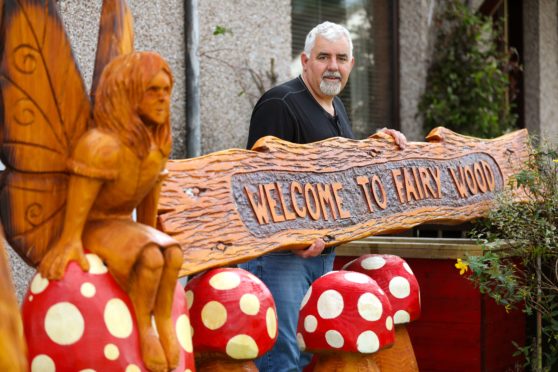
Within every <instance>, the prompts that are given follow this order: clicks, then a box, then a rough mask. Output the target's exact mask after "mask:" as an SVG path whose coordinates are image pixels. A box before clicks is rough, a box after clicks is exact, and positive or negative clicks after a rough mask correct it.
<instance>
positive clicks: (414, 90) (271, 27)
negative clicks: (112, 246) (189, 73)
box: [8, 0, 558, 299]
mask: <svg viewBox="0 0 558 372" xmlns="http://www.w3.org/2000/svg"><path fill="white" fill-rule="evenodd" d="M191 2H195V3H196V4H197V19H198V22H199V50H198V53H197V55H198V56H199V61H200V77H199V89H200V92H199V94H200V110H199V114H200V123H201V128H200V130H201V141H200V142H201V143H200V145H201V153H202V154H206V153H209V152H213V151H219V150H223V149H227V148H233V147H240V148H244V146H245V144H246V137H247V132H248V125H249V119H250V113H251V109H252V106H253V104H254V103H255V100H256V99H257V97H258V96H259V94H260V93H259V89H258V87H257V84H256V83H255V81H254V79H253V78H252V76H259V77H262V81H263V85H264V87H265V88H269V87H270V85H271V84H270V80H269V79H268V78H267V77H266V76H267V73H268V72H270V71H271V65H270V61H271V59H273V60H274V68H273V71H274V72H275V73H276V75H277V83H280V82H282V81H285V80H287V79H288V78H290V76H289V69H290V68H289V66H290V63H291V47H290V45H291V28H290V22H291V1H289V0H227V1H222V0H150V1H146V0H128V3H129V5H130V8H131V11H132V14H133V17H134V22H135V34H136V39H135V46H136V49H137V50H155V51H157V52H159V53H160V54H161V55H162V56H163V57H165V58H166V59H167V60H168V61H169V62H170V65H171V68H172V69H173V73H174V79H175V88H174V91H173V97H172V100H173V103H172V128H173V137H174V147H173V157H174V158H183V157H185V156H186V155H185V154H186V151H187V148H186V147H187V145H186V143H187V140H186V138H187V133H186V98H185V97H186V73H185V69H186V66H185V60H186V58H185V56H186V39H185V29H186V28H185V24H184V20H185V9H186V6H188V4H190V3H191ZM101 3H102V0H88V1H76V0H59V1H58V6H59V9H60V12H61V15H62V17H63V20H64V24H65V26H66V29H67V32H68V34H69V36H70V39H71V40H72V44H73V46H74V53H75V55H76V58H77V60H78V64H79V66H80V69H81V71H82V74H83V76H84V78H85V81H86V86H89V85H90V82H91V76H92V74H93V62H94V56H95V48H96V44H97V33H98V22H99V16H100V9H101ZM442 3H443V1H441V0H417V1H408V0H399V1H398V4H399V97H400V98H399V116H400V127H401V131H402V132H403V133H405V134H406V135H407V137H408V138H409V139H411V140H419V141H420V140H422V139H423V137H422V134H421V133H422V129H421V123H420V120H419V119H418V118H417V116H416V113H417V109H416V105H417V101H418V99H419V98H420V95H421V94H422V92H423V91H424V86H425V78H426V73H427V68H428V62H429V56H430V54H431V51H432V48H433V41H434V31H435V30H434V23H433V22H432V20H433V17H434V15H435V13H436V11H437V10H438V9H439V7H440V6H441V4H442ZM481 3H482V1H481V0H475V1H473V2H472V4H473V6H479V5H480V4H481ZM557 3H558V2H557V1H556V0H530V1H525V2H523V17H524V19H523V24H524V25H523V28H524V45H525V53H524V55H525V57H524V70H525V72H524V77H525V111H526V112H525V118H526V123H527V127H528V129H529V130H530V132H532V133H536V134H541V135H542V136H543V137H544V138H545V139H546V140H548V141H551V142H553V143H555V144H556V143H558V69H556V68H555V67H556V66H558V4H557ZM217 29H219V30H221V32H217V35H214V32H215V31H216V30H217ZM8 251H9V254H10V259H11V264H12V271H13V277H14V282H15V284H16V289H17V294H18V298H20V299H21V298H22V297H23V295H24V293H25V290H26V288H27V285H28V283H29V280H30V278H31V276H32V275H33V273H34V270H33V269H31V268H29V267H27V265H26V264H24V263H23V262H22V261H21V260H20V259H19V258H18V257H16V255H15V254H14V253H13V251H12V250H11V249H8Z"/></svg>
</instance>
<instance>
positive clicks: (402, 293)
mask: <svg viewBox="0 0 558 372" xmlns="http://www.w3.org/2000/svg"><path fill="white" fill-rule="evenodd" d="M389 291H390V292H391V294H392V295H393V296H394V297H396V298H405V297H408V296H409V294H410V293H411V284H410V283H409V281H408V280H407V279H405V278H403V277H402V276H395V277H393V278H392V279H391V280H390V281H389Z"/></svg>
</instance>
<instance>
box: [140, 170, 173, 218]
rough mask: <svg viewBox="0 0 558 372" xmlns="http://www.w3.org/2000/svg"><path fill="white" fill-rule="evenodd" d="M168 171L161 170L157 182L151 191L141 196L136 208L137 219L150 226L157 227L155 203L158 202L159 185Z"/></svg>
mask: <svg viewBox="0 0 558 372" xmlns="http://www.w3.org/2000/svg"><path fill="white" fill-rule="evenodd" d="M167 175H168V172H167V170H164V171H163V172H161V174H160V176H159V179H158V180H157V183H156V184H155V186H153V188H152V189H151V191H149V193H148V194H147V195H146V196H145V198H143V200H142V201H141V203H140V204H139V205H138V207H137V209H136V216H137V221H138V222H140V223H143V224H145V225H148V226H151V227H155V228H156V227H157V204H159V195H160V194H161V186H162V184H163V180H164V179H165V178H166V177H167Z"/></svg>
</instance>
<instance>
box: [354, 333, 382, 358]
mask: <svg viewBox="0 0 558 372" xmlns="http://www.w3.org/2000/svg"><path fill="white" fill-rule="evenodd" d="M357 349H358V351H360V352H361V353H363V354H370V353H375V352H376V351H378V349H380V339H379V338H378V336H377V335H376V333H374V332H373V331H364V332H362V333H361V334H360V335H358V338H357Z"/></svg>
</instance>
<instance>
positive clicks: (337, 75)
mask: <svg viewBox="0 0 558 372" xmlns="http://www.w3.org/2000/svg"><path fill="white" fill-rule="evenodd" d="M332 77H333V78H339V79H341V73H340V72H339V71H326V72H324V74H323V75H322V78H332Z"/></svg>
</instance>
